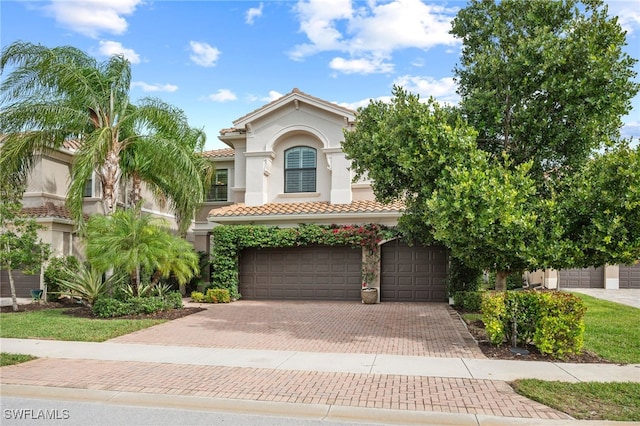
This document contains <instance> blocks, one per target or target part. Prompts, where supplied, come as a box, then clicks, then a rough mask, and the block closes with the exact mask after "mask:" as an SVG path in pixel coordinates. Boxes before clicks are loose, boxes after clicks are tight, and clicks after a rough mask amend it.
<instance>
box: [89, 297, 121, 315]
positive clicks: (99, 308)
mask: <svg viewBox="0 0 640 426" xmlns="http://www.w3.org/2000/svg"><path fill="white" fill-rule="evenodd" d="M92 311H93V314H94V315H95V316H97V317H100V318H113V317H121V316H124V315H130V313H131V307H130V306H129V304H128V303H127V302H124V301H122V300H119V299H114V298H112V297H103V298H100V299H98V300H96V302H95V303H94V304H93V307H92Z"/></svg>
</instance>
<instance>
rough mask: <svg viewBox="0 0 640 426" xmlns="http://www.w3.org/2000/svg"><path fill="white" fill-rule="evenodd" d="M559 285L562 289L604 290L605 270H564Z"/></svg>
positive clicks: (560, 273) (601, 268)
mask: <svg viewBox="0 0 640 426" xmlns="http://www.w3.org/2000/svg"><path fill="white" fill-rule="evenodd" d="M558 283H559V287H560V288H604V268H603V267H599V268H575V269H563V270H561V271H560V272H559V274H558Z"/></svg>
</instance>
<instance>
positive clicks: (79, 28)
mask: <svg viewBox="0 0 640 426" xmlns="http://www.w3.org/2000/svg"><path fill="white" fill-rule="evenodd" d="M141 2H142V0H90V1H88V0H65V1H55V0H52V1H51V2H50V4H49V5H48V6H45V10H46V11H47V12H48V13H49V14H51V15H52V16H53V18H54V19H55V20H56V22H57V23H58V24H59V25H61V26H62V27H65V28H68V29H70V30H72V31H75V32H78V33H80V34H84V35H86V36H88V37H92V38H97V37H98V36H99V35H100V34H102V33H109V34H122V33H124V32H125V31H126V30H127V27H128V24H127V21H126V19H125V18H124V17H125V16H127V15H131V14H132V13H133V12H135V10H136V7H137V6H138V5H139V4H140V3H141Z"/></svg>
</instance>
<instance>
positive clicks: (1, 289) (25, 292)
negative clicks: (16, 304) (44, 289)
mask: <svg viewBox="0 0 640 426" xmlns="http://www.w3.org/2000/svg"><path fill="white" fill-rule="evenodd" d="M13 280H14V283H15V286H16V297H31V289H36V288H40V274H35V275H25V274H23V273H22V272H20V271H13ZM0 297H11V283H9V273H8V272H7V271H5V270H2V271H0Z"/></svg>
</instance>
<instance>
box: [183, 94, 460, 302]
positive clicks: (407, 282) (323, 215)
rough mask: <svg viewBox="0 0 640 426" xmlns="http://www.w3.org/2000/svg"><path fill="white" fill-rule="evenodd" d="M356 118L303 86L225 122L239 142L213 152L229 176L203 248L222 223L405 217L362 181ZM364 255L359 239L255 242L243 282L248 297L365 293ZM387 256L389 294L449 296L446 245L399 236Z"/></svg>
mask: <svg viewBox="0 0 640 426" xmlns="http://www.w3.org/2000/svg"><path fill="white" fill-rule="evenodd" d="M354 121H355V112H354V111H352V110H349V109H346V108H344V107H341V106H339V105H336V104H334V103H331V102H327V101H324V100H322V99H318V98H316V97H313V96H310V95H308V94H306V93H303V92H301V91H299V90H298V89H294V90H293V91H292V92H290V93H288V94H286V95H284V96H283V97H281V98H280V99H277V100H275V101H273V102H271V103H269V104H267V105H265V106H263V107H261V108H259V109H257V110H255V111H253V112H251V113H249V114H247V115H245V116H243V117H240V118H239V119H237V120H235V121H234V122H233V125H234V127H233V128H231V129H224V130H222V131H221V132H220V133H221V134H220V136H219V139H220V140H221V141H222V142H224V143H225V144H227V145H228V146H229V147H230V149H223V150H216V151H210V152H208V153H205V155H207V156H208V157H210V158H211V159H212V161H213V162H214V163H215V165H216V169H217V170H218V175H219V176H220V177H221V178H220V179H216V186H215V188H214V190H213V191H212V195H213V196H212V197H211V198H210V202H208V203H206V205H205V207H204V208H203V209H202V211H201V212H200V214H198V217H197V220H196V223H195V227H194V234H195V245H196V248H197V249H198V250H202V251H207V252H208V251H209V250H210V244H211V241H210V233H211V229H212V228H213V227H214V226H218V225H240V224H264V225H270V226H280V227H291V226H296V225H298V224H300V223H315V224H325V225H331V224H336V225H361V224H367V223H377V224H381V225H388V226H393V225H396V224H397V221H398V218H399V217H400V216H401V214H402V205H401V204H400V203H394V204H390V205H384V204H381V203H379V202H377V201H375V197H374V195H373V191H372V189H371V184H370V182H367V181H360V182H357V183H353V182H352V181H353V173H352V172H351V170H350V161H349V160H347V158H346V155H345V153H344V152H343V151H342V148H341V143H342V141H343V130H344V129H347V130H349V129H351V128H352V126H353V125H354ZM225 185H226V187H225ZM225 195H226V198H225ZM362 256H363V254H362V251H361V250H360V249H353V248H350V247H324V246H313V247H296V248H274V249H262V250H257V249H247V250H245V251H244V252H243V253H242V255H241V259H240V271H239V272H240V288H239V290H240V293H241V294H242V295H243V297H244V298H246V299H252V298H253V299H258V298H259V299H325V300H328V299H340V300H344V299H353V300H359V299H360V286H361V276H360V266H361V261H362ZM381 258H382V260H381V274H380V282H379V289H380V291H379V294H380V296H381V300H382V301H438V302H441V301H445V300H446V299H447V294H446V282H445V281H446V278H447V272H448V262H449V261H448V252H447V250H446V249H445V248H443V247H440V246H436V247H421V246H413V247H409V246H407V245H406V244H404V243H401V242H399V241H397V240H394V241H390V242H387V243H386V244H383V245H382V247H381Z"/></svg>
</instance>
